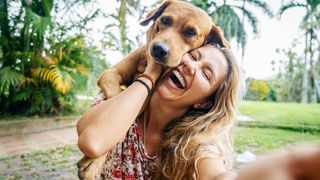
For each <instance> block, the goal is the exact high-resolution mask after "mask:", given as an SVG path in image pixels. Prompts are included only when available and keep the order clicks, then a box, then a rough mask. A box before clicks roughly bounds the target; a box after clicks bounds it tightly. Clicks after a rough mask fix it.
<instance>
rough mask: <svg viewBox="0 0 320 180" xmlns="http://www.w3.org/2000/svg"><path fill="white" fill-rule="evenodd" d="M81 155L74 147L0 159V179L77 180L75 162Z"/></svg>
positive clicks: (68, 146)
mask: <svg viewBox="0 0 320 180" xmlns="http://www.w3.org/2000/svg"><path fill="white" fill-rule="evenodd" d="M82 156H83V155H82V153H81V152H80V151H79V150H78V147H77V146H75V145H72V146H71V145H67V146H64V147H60V148H54V149H47V150H39V151H34V152H31V153H25V154H22V155H18V156H11V157H2V158H0V169H1V171H0V180H2V179H22V177H23V179H77V167H76V162H77V161H78V160H79V159H80V158H81V157H82Z"/></svg>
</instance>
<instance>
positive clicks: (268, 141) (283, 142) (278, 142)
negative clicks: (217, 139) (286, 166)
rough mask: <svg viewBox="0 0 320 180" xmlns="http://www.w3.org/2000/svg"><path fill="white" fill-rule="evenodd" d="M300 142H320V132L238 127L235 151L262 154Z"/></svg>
mask: <svg viewBox="0 0 320 180" xmlns="http://www.w3.org/2000/svg"><path fill="white" fill-rule="evenodd" d="M300 142H309V143H320V133H308V132H295V131H288V130H282V129H273V128H247V127H237V128H236V130H235V133H234V143H235V151H236V152H237V153H241V152H244V151H250V152H253V153H256V154H261V153H266V152H268V151H270V150H273V149H281V148H285V147H287V146H290V145H292V144H297V143H300Z"/></svg>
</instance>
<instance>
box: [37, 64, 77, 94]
mask: <svg viewBox="0 0 320 180" xmlns="http://www.w3.org/2000/svg"><path fill="white" fill-rule="evenodd" d="M31 72H32V75H33V76H34V77H38V78H40V79H42V80H44V81H46V82H49V83H51V84H52V85H53V87H54V88H55V89H56V90H57V91H58V92H60V93H62V94H66V93H68V92H70V90H71V87H72V83H73V79H72V77H71V76H70V75H69V74H68V73H65V72H63V71H61V70H60V69H59V68H58V67H57V66H56V65H52V66H50V68H49V69H47V68H37V69H33V70H32V71H31Z"/></svg>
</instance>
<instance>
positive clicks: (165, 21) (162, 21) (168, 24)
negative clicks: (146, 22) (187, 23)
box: [160, 17, 172, 26]
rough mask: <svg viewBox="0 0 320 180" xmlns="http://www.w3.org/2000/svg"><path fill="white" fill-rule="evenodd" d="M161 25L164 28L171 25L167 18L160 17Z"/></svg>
mask: <svg viewBox="0 0 320 180" xmlns="http://www.w3.org/2000/svg"><path fill="white" fill-rule="evenodd" d="M160 21H161V24H163V25H165V26H170V25H171V23H172V22H171V19H170V18H169V17H162V18H161V19H160Z"/></svg>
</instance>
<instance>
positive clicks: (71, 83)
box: [0, 0, 107, 115]
mask: <svg viewBox="0 0 320 180" xmlns="http://www.w3.org/2000/svg"><path fill="white" fill-rule="evenodd" d="M78 2H80V1H76V2H75V3H78ZM1 3H3V4H4V6H0V8H1V9H2V10H3V11H1V14H0V15H1V16H0V21H1V22H3V23H2V24H0V30H1V37H0V49H1V56H0V106H1V110H0V115H3V114H15V115H17V114H48V113H59V112H60V111H61V110H62V109H63V108H64V109H70V107H71V106H72V105H73V104H74V103H75V102H76V98H75V93H76V92H77V91H81V90H82V91H83V90H84V89H86V87H89V86H92V83H93V81H92V79H96V78H97V77H98V74H100V73H101V72H102V70H103V69H105V68H107V65H106V63H105V60H104V59H103V58H102V53H101V52H100V51H98V50H97V48H96V47H94V46H90V45H88V44H87V43H86V41H85V38H84V36H82V35H81V34H76V35H73V36H72V37H68V36H66V35H64V34H65V33H66V32H65V31H66V28H64V26H63V25H61V24H59V23H58V22H55V21H53V20H52V19H54V17H52V16H51V14H54V13H53V12H52V11H53V9H56V8H57V7H56V6H57V4H55V3H54V2H53V1H50V0H42V1H30V2H29V1H27V2H25V1H22V2H21V4H20V3H19V2H9V3H6V1H4V0H2V1H1ZM60 3H61V2H60ZM80 3H83V2H80ZM13 4H14V5H13ZM10 8H15V10H16V11H17V12H19V13H17V14H9V13H8V12H11V11H9V9H10ZM55 13H56V12H55ZM89 20H90V19H87V21H89ZM11 24H14V25H17V26H12V25H11ZM74 26H75V27H76V25H74ZM71 27H72V26H71ZM69 30H70V29H69ZM88 80H90V81H88ZM87 83H91V84H88V85H87V86H86V84H87ZM94 84H95V83H94Z"/></svg>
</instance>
